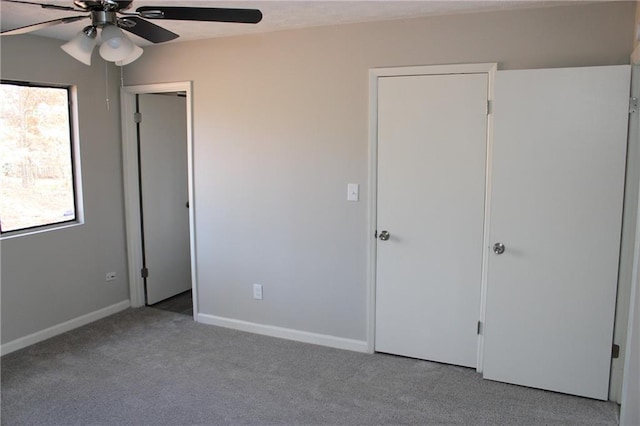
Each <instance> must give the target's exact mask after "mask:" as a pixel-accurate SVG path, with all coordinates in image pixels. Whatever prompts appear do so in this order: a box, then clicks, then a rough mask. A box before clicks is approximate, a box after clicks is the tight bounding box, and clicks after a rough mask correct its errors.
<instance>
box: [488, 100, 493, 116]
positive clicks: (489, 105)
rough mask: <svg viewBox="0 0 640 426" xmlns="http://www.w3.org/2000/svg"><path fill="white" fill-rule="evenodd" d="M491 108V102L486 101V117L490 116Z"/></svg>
mask: <svg viewBox="0 0 640 426" xmlns="http://www.w3.org/2000/svg"><path fill="white" fill-rule="evenodd" d="M491 107H492V104H491V101H487V115H489V114H491V112H492V111H491Z"/></svg>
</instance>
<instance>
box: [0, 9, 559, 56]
mask: <svg viewBox="0 0 640 426" xmlns="http://www.w3.org/2000/svg"><path fill="white" fill-rule="evenodd" d="M31 1H37V0H31ZM568 1H571V0H564V1H557V0H556V1H549V0H494V1H481V0H470V1H466V0H465V1H461V0H444V1H434V0H409V1H403V0H376V1H363V0H357V1H346V0H334V1H329V0H320V1H318V0H316V1H311V0H293V1H269V0H253V1H241V0H236V1H166V0H159V1H154V0H135V1H134V2H133V5H132V7H131V9H130V10H135V9H136V8H138V7H140V6H198V7H234V8H252V9H260V10H261V11H262V13H263V19H262V22H260V23H259V24H256V25H251V24H230V23H216V22H194V21H162V20H159V19H156V20H153V22H154V23H155V24H158V25H161V26H163V27H165V28H167V29H169V30H171V31H173V32H175V33H177V34H180V38H178V39H176V40H174V41H172V42H171V43H175V42H180V41H187V40H197V39H204V38H213V37H227V36H233V35H240V34H250V33H262V32H271V31H279V30H286V29H293V28H302V27H314V26H324V25H336V24H346V23H355V22H369V21H383V20H393V19H402V18H411V17H420V16H430V15H443V14H452V13H464V12H478V11H488V10H504V9H516V8H532V7H547V6H553V5H559V4H566V3H567V2H568ZM43 3H49V4H59V5H65V6H72V5H73V2H72V0H66V1H60V0H53V1H44V2H43ZM76 15H83V13H81V12H80V13H78V12H65V11H57V10H52V9H43V8H41V7H39V6H36V5H28V4H17V3H9V2H5V1H2V2H1V3H0V21H1V28H2V30H3V31H5V30H9V29H14V28H18V27H22V26H26V25H31V24H36V23H39V22H43V21H50V20H53V19H58V18H61V17H65V16H76ZM88 22H89V21H88V20H82V21H79V22H74V23H71V24H60V25H56V26H53V27H49V28H46V29H42V30H39V31H35V32H33V34H35V35H39V36H43V37H51V38H57V39H61V40H69V39H71V38H72V37H73V36H74V35H75V34H76V33H77V32H78V31H80V30H81V29H82V28H83V27H84V26H86V25H87V24H88ZM5 37H10V36H5ZM132 38H133V39H135V41H136V43H137V44H139V45H141V46H144V45H148V44H150V43H149V42H147V41H146V40H143V39H140V38H138V37H136V36H132Z"/></svg>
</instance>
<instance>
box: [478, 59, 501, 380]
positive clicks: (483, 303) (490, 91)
mask: <svg viewBox="0 0 640 426" xmlns="http://www.w3.org/2000/svg"><path fill="white" fill-rule="evenodd" d="M497 71H498V65H497V64H494V66H493V67H492V68H491V69H490V70H489V71H488V79H489V85H488V88H487V99H488V100H489V102H491V110H490V111H489V115H488V117H487V158H486V160H485V167H486V168H487V169H486V175H485V184H484V193H485V195H484V235H483V242H484V244H483V250H482V281H481V287H480V321H481V322H482V329H481V333H480V335H479V336H478V358H477V365H476V371H477V372H478V373H482V368H483V365H484V364H483V363H484V324H485V314H486V311H487V309H486V308H487V282H488V273H487V271H488V267H489V253H490V252H489V250H490V248H491V241H489V237H490V234H489V231H490V227H491V221H490V219H491V214H490V213H491V192H492V185H491V182H492V176H493V175H492V171H493V161H492V160H493V100H494V96H493V95H494V87H495V78H496V72H497Z"/></svg>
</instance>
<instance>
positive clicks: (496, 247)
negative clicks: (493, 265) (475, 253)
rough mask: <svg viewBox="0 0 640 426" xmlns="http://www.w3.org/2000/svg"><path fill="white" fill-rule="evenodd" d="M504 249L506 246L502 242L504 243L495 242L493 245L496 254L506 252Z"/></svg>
mask: <svg viewBox="0 0 640 426" xmlns="http://www.w3.org/2000/svg"><path fill="white" fill-rule="evenodd" d="M504 249H505V247H504V244H502V243H495V244H494V245H493V252H494V253H495V254H502V253H504Z"/></svg>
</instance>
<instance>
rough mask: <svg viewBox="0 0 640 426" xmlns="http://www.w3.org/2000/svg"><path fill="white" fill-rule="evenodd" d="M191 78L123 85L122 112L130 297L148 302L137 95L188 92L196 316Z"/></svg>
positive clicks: (136, 303) (195, 288) (136, 301)
mask: <svg viewBox="0 0 640 426" xmlns="http://www.w3.org/2000/svg"><path fill="white" fill-rule="evenodd" d="M192 86H193V84H192V82H191V81H183V82H175V83H160V84H146V85H137V86H123V87H122V88H121V89H120V102H121V115H122V164H123V167H122V172H123V180H124V205H125V223H126V239H127V258H128V272H129V298H130V300H131V306H132V307H134V308H135V307H140V306H145V297H144V279H143V278H142V274H141V270H142V232H141V230H142V229H141V224H140V186H139V180H138V167H139V158H138V136H137V126H136V122H135V120H134V114H135V112H136V95H141V94H151V93H167V92H184V93H186V107H187V111H186V113H187V182H188V198H189V246H190V250H191V253H190V255H191V290H192V294H193V318H194V321H195V320H197V317H198V282H197V273H196V237H195V235H196V234H195V200H194V188H193V183H194V179H193V113H192V111H193V101H192V100H193V96H192Z"/></svg>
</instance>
